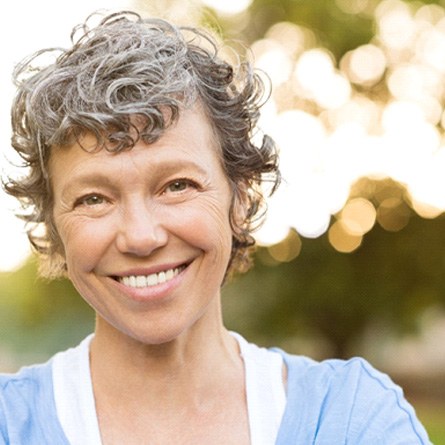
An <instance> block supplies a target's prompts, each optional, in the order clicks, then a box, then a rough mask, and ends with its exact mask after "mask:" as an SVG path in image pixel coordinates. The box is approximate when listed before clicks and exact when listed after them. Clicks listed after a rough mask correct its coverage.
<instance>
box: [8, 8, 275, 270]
mask: <svg viewBox="0 0 445 445" xmlns="http://www.w3.org/2000/svg"><path fill="white" fill-rule="evenodd" d="M89 20H90V18H89V19H87V21H86V22H85V23H84V24H83V25H79V26H77V27H76V28H74V29H73V32H72V34H71V40H72V47H71V48H70V49H67V50H64V49H46V50H42V51H39V52H37V53H35V54H33V55H32V56H30V57H29V58H27V59H25V60H24V61H23V62H22V63H20V64H19V65H17V67H16V69H15V71H14V80H15V84H16V87H17V94H16V97H15V100H14V102H13V105H12V130H13V135H12V145H13V147H14V149H15V150H16V151H17V153H18V154H19V155H20V156H21V158H22V159H23V160H24V166H25V167H27V169H26V174H25V175H24V176H20V177H15V178H13V177H9V178H7V179H6V180H4V181H3V183H4V184H3V186H4V188H5V190H6V192H7V193H9V194H10V195H12V196H14V197H16V198H17V199H18V200H19V202H20V203H21V208H22V210H21V212H20V214H19V216H20V217H21V218H23V219H24V220H25V221H26V223H27V224H26V227H27V234H28V238H29V240H30V242H31V244H32V246H33V248H34V249H35V250H36V251H37V253H38V254H39V256H40V272H41V274H42V275H43V276H46V277H48V278H55V277H59V276H62V275H63V274H64V259H63V246H62V243H61V240H60V238H59V235H58V233H57V228H56V227H55V224H54V221H53V212H52V210H53V193H52V190H51V184H50V180H49V176H48V172H47V167H48V160H49V157H50V152H51V150H52V149H55V148H56V147H63V146H66V145H69V144H72V143H74V142H78V141H79V139H80V138H81V137H82V136H83V135H84V134H85V133H91V134H93V135H95V137H96V138H97V141H98V145H97V147H98V148H103V149H106V150H110V151H121V150H128V149H131V148H132V147H133V146H134V145H135V144H136V143H137V142H138V140H142V141H144V142H146V143H152V142H154V141H156V140H157V139H158V138H160V137H161V136H162V134H163V132H164V131H165V130H166V128H168V126H169V125H171V124H172V123H173V122H175V121H176V120H177V119H178V117H179V113H180V111H181V109H184V108H186V107H189V106H191V105H193V103H195V102H196V101H199V102H200V104H201V105H202V108H203V109H204V111H205V113H206V115H207V117H208V118H209V121H210V123H211V125H212V127H213V130H214V133H215V135H216V138H217V140H218V143H219V146H220V148H221V150H220V156H221V161H222V165H223V167H224V170H225V173H226V175H227V178H228V180H229V183H230V184H231V186H232V190H233V197H232V206H231V210H230V221H231V225H232V230H233V242H232V255H231V259H230V262H229V265H228V268H227V270H228V272H232V271H234V270H237V271H241V270H243V269H246V268H247V266H248V265H249V258H250V256H249V248H250V247H251V246H252V245H253V244H254V239H253V237H252V231H253V230H254V229H255V228H256V227H257V226H258V224H259V223H260V221H261V219H262V218H261V217H262V216H263V214H264V211H263V209H264V206H263V204H264V197H263V194H262V192H261V188H260V186H261V184H262V182H263V181H265V180H267V181H271V182H272V187H271V190H274V189H275V188H276V186H277V185H278V183H279V179H280V174H279V170H278V158H277V153H276V149H275V145H274V143H273V141H272V140H271V139H270V138H269V137H268V136H263V139H262V143H260V144H259V145H255V144H254V143H253V142H252V136H253V132H254V130H255V127H256V124H257V120H258V117H259V108H260V106H261V105H262V102H263V98H264V86H263V82H262V80H261V79H260V77H259V76H258V74H257V73H255V72H254V71H253V70H252V68H251V66H250V65H249V64H248V63H247V62H242V63H240V64H239V65H238V66H237V67H236V68H234V67H233V66H231V65H230V64H229V63H227V62H225V61H224V60H222V59H221V58H220V56H219V49H218V45H217V44H216V41H215V39H214V38H213V37H211V36H210V35H209V34H207V33H206V32H204V31H202V30H198V29H194V28H186V27H177V26H175V25H173V24H171V23H169V22H167V21H164V20H161V19H143V18H141V17H140V16H139V15H138V14H136V13H134V12H127V11H124V12H120V13H116V14H111V15H108V16H106V17H104V18H102V20H101V21H100V23H99V24H98V25H96V26H94V27H91V28H90V27H89V22H90V21H89ZM79 34H80V36H79ZM54 51H56V52H57V55H58V56H57V58H56V59H55V61H54V62H52V63H50V64H47V65H46V66H43V67H36V66H35V65H36V64H37V63H38V61H39V60H40V56H42V55H48V53H52V52H54ZM166 110H167V111H168V113H167V115H168V116H169V117H168V118H166V113H165V111H166ZM135 122H137V125H136V124H135ZM237 200H242V202H243V203H244V204H245V207H246V209H247V211H246V214H245V218H244V220H243V221H242V222H240V221H238V218H235V217H234V215H233V209H234V204H235V202H236V201H237ZM42 227H43V228H44V230H43V231H42V230H41V228H42Z"/></svg>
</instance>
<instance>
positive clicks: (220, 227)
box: [49, 106, 249, 445]
mask: <svg viewBox="0 0 445 445" xmlns="http://www.w3.org/2000/svg"><path fill="white" fill-rule="evenodd" d="M80 142H81V144H82V146H83V147H94V143H95V141H94V139H93V138H92V137H91V136H90V135H86V136H85V137H84V138H83V140H82V141H80ZM49 171H50V175H51V186H52V188H53V192H54V221H55V225H56V228H57V230H58V233H59V235H60V238H61V240H62V244H63V249H64V252H63V254H64V257H65V261H66V264H67V271H68V276H69V278H70V279H71V281H72V282H73V284H74V286H75V287H76V288H77V290H78V291H79V293H80V294H81V295H82V297H83V298H84V299H85V300H86V301H87V302H88V303H89V304H90V305H91V306H92V307H93V308H94V310H95V311H96V333H95V338H94V340H93V342H92V346H91V356H90V359H91V372H92V378H93V388H94V394H95V399H96V409H97V413H98V419H99V424H100V429H101V435H102V439H103V443H104V444H112V443H126V444H131V443H138V444H145V443H147V444H151V443H155V444H163V443H184V444H186V443H194V444H197V443H203V444H204V443H206V444H208V443H212V444H218V443H224V444H231V443H233V444H235V443H236V444H238V445H239V444H243V443H249V442H248V441H249V432H248V423H247V409H246V402H245V389H244V375H243V373H244V370H243V365H242V361H241V358H240V357H239V351H238V348H237V344H236V342H235V340H233V338H232V337H231V336H230V335H229V334H228V333H227V331H226V330H225V328H224V327H223V324H222V317H221V302H220V288H221V283H222V282H223V279H224V274H225V271H226V267H227V264H228V261H229V258H230V251H231V242H232V231H231V226H230V223H229V206H230V202H231V198H232V197H231V190H230V187H229V184H228V181H227V178H226V176H225V174H224V171H223V169H222V166H221V163H220V159H219V155H218V146H217V145H216V142H215V138H214V136H213V133H212V130H211V127H210V125H209V123H208V121H207V119H206V118H205V116H204V114H203V113H202V111H201V110H200V109H199V107H198V106H195V107H194V108H193V109H190V110H185V111H183V112H182V114H181V116H180V118H179V120H178V122H177V123H176V124H174V125H173V126H172V127H170V128H169V129H168V130H167V131H166V133H165V134H164V135H163V136H162V137H161V138H160V139H159V140H158V141H157V142H155V143H153V144H151V145H147V144H145V143H143V142H141V141H140V142H138V143H137V145H136V146H135V147H134V148H133V149H131V150H129V151H125V152H121V153H118V154H113V153H110V152H107V151H106V150H96V151H94V152H87V151H85V150H83V149H82V148H80V146H79V145H78V144H74V145H72V146H69V147H63V148H62V147H54V148H53V151H52V153H51V158H50V164H49ZM238 212H239V213H242V210H241V209H240V210H238ZM168 270H171V272H167V273H166V276H167V278H171V279H167V281H165V282H161V283H158V284H155V285H152V286H146V284H147V283H145V282H144V280H142V284H140V285H141V286H142V287H134V284H135V281H136V280H137V279H136V278H126V279H125V280H124V279H123V278H122V277H130V276H134V277H135V276H150V275H153V274H154V273H159V272H162V271H164V272H165V271H168ZM173 271H174V273H173ZM172 275H173V277H172ZM152 278H153V276H151V277H150V278H149V280H151V279H152ZM161 281H164V277H163V276H162V277H161ZM129 431H131V434H130V435H129ZM129 436H130V437H129Z"/></svg>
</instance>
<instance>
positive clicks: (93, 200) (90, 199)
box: [75, 195, 105, 207]
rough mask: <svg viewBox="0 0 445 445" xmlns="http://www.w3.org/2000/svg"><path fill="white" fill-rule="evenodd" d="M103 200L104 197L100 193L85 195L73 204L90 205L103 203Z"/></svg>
mask: <svg viewBox="0 0 445 445" xmlns="http://www.w3.org/2000/svg"><path fill="white" fill-rule="evenodd" d="M104 202H105V198H104V197H103V196H101V195H87V196H83V197H82V198H80V199H78V200H77V201H76V203H75V206H79V205H81V206H86V207H92V206H97V205H100V204H103V203H104Z"/></svg>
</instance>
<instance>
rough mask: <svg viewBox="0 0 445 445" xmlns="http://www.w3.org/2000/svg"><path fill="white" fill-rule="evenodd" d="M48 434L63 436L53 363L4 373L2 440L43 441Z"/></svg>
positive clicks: (1, 384) (0, 392)
mask: <svg viewBox="0 0 445 445" xmlns="http://www.w3.org/2000/svg"><path fill="white" fill-rule="evenodd" d="M48 433H50V434H53V437H54V438H62V439H63V433H62V435H61V436H60V434H61V431H60V430H59V428H58V422H57V413H56V411H55V405H54V397H53V390H52V369H51V362H48V363H45V364H42V365H34V366H29V367H24V368H22V369H21V370H20V371H18V372H17V373H15V374H0V444H2V443H3V442H2V439H3V440H4V443H29V444H34V443H39V442H38V441H39V440H40V441H41V440H43V438H46V437H48ZM40 443H41V442H40ZM60 443H65V442H63V441H62V440H61V441H60Z"/></svg>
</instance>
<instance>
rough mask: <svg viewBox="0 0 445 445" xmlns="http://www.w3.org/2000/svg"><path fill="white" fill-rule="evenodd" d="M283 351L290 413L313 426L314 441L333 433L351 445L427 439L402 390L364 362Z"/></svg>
mask: <svg viewBox="0 0 445 445" xmlns="http://www.w3.org/2000/svg"><path fill="white" fill-rule="evenodd" d="M281 353H282V355H283V359H284V361H285V363H286V365H287V369H288V383H287V395H288V408H289V411H291V412H292V411H294V412H295V411H297V412H298V414H299V416H300V419H302V418H305V422H306V425H313V431H312V432H310V431H308V434H311V433H312V434H316V437H318V439H319V440H320V442H317V443H326V444H327V443H330V442H329V437H330V438H332V437H333V435H338V436H339V437H344V439H345V440H346V441H351V443H364V444H365V443H369V444H371V443H378V442H379V443H382V444H392V443H399V442H400V443H401V442H403V443H407V444H429V443H430V442H429V440H428V436H427V434H426V432H425V429H424V428H423V426H422V425H421V424H420V422H419V421H418V419H417V417H416V415H415V412H414V409H413V408H412V406H411V405H410V404H409V403H408V402H407V401H406V399H405V398H404V395H403V391H402V389H401V388H400V387H399V386H397V385H396V384H395V383H394V382H393V381H392V380H391V379H390V378H389V376H388V375H386V374H384V373H382V372H380V371H378V370H376V369H375V368H374V367H373V366H372V365H370V364H369V363H368V362H367V361H366V360H364V359H362V358H353V359H350V360H325V361H321V362H316V361H313V360H311V359H308V358H305V357H301V356H294V355H289V354H286V353H284V352H282V351H281ZM323 437H325V438H326V442H323V440H322V438H323ZM306 439H307V438H306ZM359 439H360V440H359Z"/></svg>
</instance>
